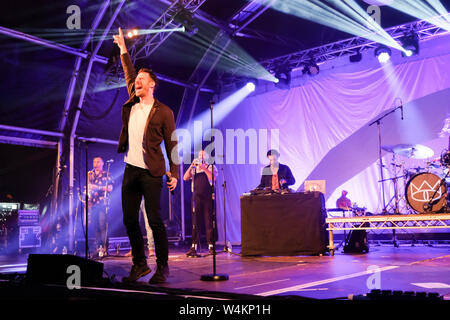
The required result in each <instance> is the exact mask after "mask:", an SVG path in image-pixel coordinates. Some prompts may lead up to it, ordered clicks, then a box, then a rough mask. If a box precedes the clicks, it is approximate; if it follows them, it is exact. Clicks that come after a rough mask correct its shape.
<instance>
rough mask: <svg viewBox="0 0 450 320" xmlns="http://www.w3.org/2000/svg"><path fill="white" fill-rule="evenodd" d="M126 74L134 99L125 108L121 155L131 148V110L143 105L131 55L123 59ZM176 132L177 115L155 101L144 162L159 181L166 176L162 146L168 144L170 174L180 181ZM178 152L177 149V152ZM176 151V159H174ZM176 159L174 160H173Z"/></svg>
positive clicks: (149, 124)
mask: <svg viewBox="0 0 450 320" xmlns="http://www.w3.org/2000/svg"><path fill="white" fill-rule="evenodd" d="M120 58H121V60H122V66H123V70H124V73H125V81H126V84H127V89H128V95H129V96H130V99H128V101H127V102H125V104H124V105H123V106H122V131H121V132H120V137H119V146H118V148H117V151H118V152H119V153H122V152H126V151H127V146H128V121H129V120H130V112H131V107H132V106H133V105H134V104H136V103H138V102H139V98H138V97H136V93H135V89H134V80H135V79H136V76H137V75H136V70H135V69H134V66H133V63H132V61H131V57H130V55H129V54H128V53H125V54H123V55H121V56H120ZM174 131H175V119H174V116H173V111H172V110H171V109H170V108H169V107H168V106H166V105H165V104H163V103H161V102H160V101H158V100H157V99H155V103H154V105H153V108H152V110H151V111H150V114H149V115H148V118H147V124H146V126H145V131H144V139H143V147H144V161H145V164H146V165H147V167H148V169H149V171H150V174H151V175H152V176H155V177H161V176H163V175H164V174H165V173H166V164H165V161H164V156H163V153H162V150H161V142H162V141H163V140H164V146H165V148H166V154H167V157H168V158H169V165H170V172H171V174H172V177H175V178H177V179H178V164H177V163H179V162H178V152H177V151H176V150H177V143H178V142H177V139H176V135H175V134H174V140H173V141H172V133H173V132H174ZM174 148H175V149H174ZM172 150H174V152H173V153H174V155H172ZM172 158H173V159H172Z"/></svg>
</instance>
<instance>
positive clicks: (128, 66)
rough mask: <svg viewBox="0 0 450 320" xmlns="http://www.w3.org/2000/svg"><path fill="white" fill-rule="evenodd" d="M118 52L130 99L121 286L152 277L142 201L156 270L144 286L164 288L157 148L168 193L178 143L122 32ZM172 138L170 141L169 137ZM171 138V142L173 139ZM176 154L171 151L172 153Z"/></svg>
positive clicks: (153, 83) (124, 142)
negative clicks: (127, 252) (126, 265)
mask: <svg viewBox="0 0 450 320" xmlns="http://www.w3.org/2000/svg"><path fill="white" fill-rule="evenodd" d="M114 43H116V44H117V46H118V47H119V49H120V59H121V61H122V67H123V70H124V73H125V81H126V86H127V89H128V94H129V97H130V98H129V99H128V101H126V102H125V104H123V106H122V130H121V132H120V138H119V146H118V152H124V153H125V159H124V160H125V163H126V166H125V171H124V174H123V181H122V210H123V223H124V225H125V228H126V230H127V234H128V238H129V239H130V244H131V252H132V261H133V265H132V267H131V271H130V274H129V275H128V276H127V277H124V278H123V281H124V282H135V281H136V280H137V279H139V278H141V277H143V276H145V275H147V274H149V273H150V272H151V270H150V268H149V267H148V265H147V257H146V256H145V251H144V249H145V246H144V239H143V236H142V233H141V229H140V226H139V205H140V203H141V198H142V196H143V197H144V202H145V211H146V213H147V218H148V223H149V224H150V228H151V229H152V232H153V238H154V242H155V255H156V264H157V267H156V271H155V273H154V275H153V276H152V278H151V279H150V280H149V283H151V284H156V283H164V282H166V281H167V277H168V276H169V265H168V260H169V241H168V238H167V232H166V228H165V226H164V223H163V220H162V218H161V212H160V211H161V210H160V208H161V203H160V201H161V199H160V198H161V189H162V182H163V176H164V175H165V173H166V167H165V161H164V156H163V153H162V150H161V143H162V142H163V141H164V147H165V149H166V154H167V156H168V158H169V159H168V160H169V165H170V173H171V178H170V180H168V181H167V185H168V188H169V190H170V191H173V190H174V189H175V188H176V186H177V182H178V163H179V162H178V159H174V157H177V154H178V153H177V152H176V149H174V148H177V140H176V137H175V135H173V133H174V131H175V120H174V115H173V111H172V110H171V109H170V108H169V107H168V106H166V105H165V104H163V103H161V102H160V101H158V100H157V99H156V98H155V97H154V92H155V89H156V87H157V85H158V78H157V77H156V75H155V73H154V72H153V71H152V70H150V69H146V68H144V69H140V70H139V71H138V72H137V73H136V70H135V68H134V66H133V63H132V61H131V57H130V54H129V53H128V51H127V47H126V44H125V39H124V37H123V32H122V29H121V28H119V34H118V35H114ZM172 136H173V137H172ZM172 138H174V139H172ZM172 151H175V152H172Z"/></svg>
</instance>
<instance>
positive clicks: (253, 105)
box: [217, 37, 450, 242]
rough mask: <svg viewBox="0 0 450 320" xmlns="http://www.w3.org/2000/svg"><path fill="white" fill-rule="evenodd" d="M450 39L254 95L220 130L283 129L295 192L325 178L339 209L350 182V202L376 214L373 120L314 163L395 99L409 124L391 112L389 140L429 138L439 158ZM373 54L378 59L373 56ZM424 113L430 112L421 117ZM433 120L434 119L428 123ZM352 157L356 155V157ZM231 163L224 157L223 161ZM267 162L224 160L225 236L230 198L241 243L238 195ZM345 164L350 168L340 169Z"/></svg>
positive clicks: (231, 232)
mask: <svg viewBox="0 0 450 320" xmlns="http://www.w3.org/2000/svg"><path fill="white" fill-rule="evenodd" d="M446 41H447V43H448V37H443V38H441V39H440V40H439V42H438V43H434V44H431V43H430V44H429V46H428V47H429V48H432V45H435V48H437V49H430V50H431V51H430V52H431V53H430V56H428V57H426V58H421V59H415V60H410V61H405V60H398V61H399V63H397V64H395V63H392V64H389V65H387V66H380V65H379V64H374V63H373V62H372V63H371V65H369V66H367V65H364V63H361V65H360V66H359V68H360V69H359V70H357V71H355V70H354V69H355V67H354V66H350V67H349V68H347V69H346V68H341V69H335V70H329V72H323V74H322V75H321V77H318V78H311V79H310V80H308V81H304V83H303V85H301V86H297V87H292V88H291V89H289V90H274V91H269V92H266V93H263V94H255V95H252V96H250V97H248V98H247V99H245V100H244V101H243V102H241V103H240V104H239V105H238V106H237V107H236V108H235V109H234V110H233V111H232V112H230V113H229V115H228V116H227V117H226V118H225V119H224V120H223V121H222V122H221V123H220V124H217V127H218V128H219V129H220V130H222V131H223V132H225V130H226V129H228V130H229V129H238V128H241V129H243V130H248V129H256V130H259V129H267V130H270V129H278V130H279V151H280V154H281V157H280V162H281V163H284V164H287V165H289V166H290V168H291V170H292V172H293V174H294V176H295V178H296V181H297V182H296V185H294V188H293V189H294V190H297V189H298V188H299V187H300V185H301V184H302V182H303V181H304V180H305V179H308V178H319V177H322V178H323V179H325V180H327V185H328V186H329V188H330V189H329V190H327V194H326V195H327V197H326V200H327V208H334V207H335V201H336V199H337V198H338V197H339V196H340V191H341V188H342V187H345V188H346V189H347V190H348V191H349V197H350V199H351V200H352V201H354V202H357V204H358V205H359V206H364V207H367V209H368V210H369V211H372V212H374V213H378V212H380V210H381V209H382V208H381V207H382V205H380V203H381V195H380V184H379V183H378V180H379V167H378V165H377V157H378V135H377V128H376V125H374V126H371V127H370V128H368V129H367V130H366V129H364V131H363V133H364V134H362V135H360V136H358V135H356V138H355V137H353V138H354V140H353V141H352V142H353V143H352V144H351V145H350V146H348V147H345V146H344V147H342V148H337V151H336V150H334V151H333V152H334V153H337V155H334V156H333V157H334V158H332V160H331V161H329V162H327V164H326V165H324V166H323V167H321V169H322V171H320V172H314V168H316V166H318V165H319V164H320V162H321V161H322V159H324V157H326V156H327V154H328V153H329V152H330V151H331V150H332V149H333V148H335V147H337V146H338V145H339V144H340V143H342V142H344V141H345V140H346V139H347V138H349V137H351V136H352V134H354V133H357V132H358V130H360V129H361V128H363V127H367V125H368V123H370V122H371V121H372V120H374V119H375V118H376V117H377V116H378V115H380V114H383V113H384V112H386V111H389V110H391V107H392V106H393V104H394V101H395V99H396V98H398V97H401V99H402V103H403V105H404V113H405V115H404V116H405V118H407V119H408V121H409V122H408V123H407V124H406V122H405V124H402V123H401V118H400V114H399V112H400V111H396V112H395V113H394V114H392V115H390V116H389V117H390V118H391V120H389V122H387V120H386V121H384V122H385V123H384V124H383V125H384V126H385V127H383V128H382V130H386V131H385V133H384V134H385V138H388V139H387V140H386V142H387V143H386V144H395V143H422V144H427V143H428V142H429V144H430V146H431V147H432V148H433V149H434V151H435V153H436V154H437V155H439V154H440V152H441V150H442V148H445V147H446V146H447V141H448V140H447V139H448V138H439V136H438V134H439V130H440V129H441V128H442V126H443V124H444V119H445V118H444V117H445V116H446V115H447V116H448V114H449V113H450V112H449V111H450V106H449V102H448V101H449V98H450V90H445V89H448V88H450V75H449V73H448V72H445V70H446V69H448V65H449V63H450V54H449V52H450V51H449V48H448V46H446V45H445V43H446ZM432 50H435V51H432ZM370 59H371V60H376V59H375V58H374V57H373V56H372V57H371V58H370ZM348 70H352V71H348ZM321 73H322V72H321ZM433 94H436V95H437V96H435V95H433ZM421 98H423V99H422V100H421ZM426 114H428V117H425V116H424V115H426ZM429 119H434V120H433V121H431V123H427V122H426V121H428V120H429ZM386 126H387V127H386ZM407 126H408V127H407ZM247 148H248V147H247ZM247 151H248V150H247ZM265 151H266V150H259V152H260V154H261V153H262V154H265ZM241 152H244V151H243V150H241ZM352 154H357V157H353V156H352ZM383 154H386V153H385V152H383ZM234 156H235V157H236V155H234ZM390 157H391V154H386V155H385V156H384V161H385V163H386V164H387V163H388V162H389V160H390V159H391V158H390ZM333 159H335V160H336V159H337V160H336V161H338V162H336V161H333ZM233 160H234V161H235V159H226V160H225V163H227V162H230V161H233ZM247 160H248V159H247ZM266 160H267V159H264V158H262V159H261V157H260V161H259V163H257V164H245V165H244V164H233V165H227V164H225V165H219V167H221V170H223V173H224V174H223V176H224V178H225V179H226V182H227V189H228V190H227V191H228V193H227V194H226V195H225V197H226V199H225V202H224V199H223V197H224V193H223V192H222V190H221V189H219V190H218V192H217V193H218V202H217V206H218V209H217V213H218V221H219V225H220V224H221V223H220V221H222V226H219V230H218V231H219V236H220V237H221V238H222V239H223V236H224V230H223V215H224V211H223V206H224V203H225V207H226V223H227V224H226V226H227V230H226V232H227V240H230V241H232V242H233V241H235V242H239V241H240V237H241V230H240V210H241V208H240V205H239V197H240V196H241V195H242V194H244V193H246V192H248V191H249V190H251V189H253V188H255V187H256V186H257V185H258V181H259V179H260V174H261V169H262V167H263V166H264V165H267V161H266ZM409 160H410V159H402V161H409ZM342 161H344V163H347V162H348V163H349V164H350V165H348V166H343V165H342V164H343V162H342ZM417 163H418V164H421V163H422V164H423V161H422V160H415V162H414V161H412V162H411V163H409V165H414V164H417ZM354 167H355V168H357V170H356V171H355V170H353V168H354ZM333 172H335V173H336V174H333ZM311 173H314V174H313V175H311ZM310 175H311V176H310ZM386 177H388V173H387V174H386ZM386 189H387V190H386V194H387V195H389V194H391V193H390V191H391V188H390V187H389V186H387V187H386ZM387 200H389V198H388V199H387Z"/></svg>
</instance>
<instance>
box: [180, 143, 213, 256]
mask: <svg viewBox="0 0 450 320" xmlns="http://www.w3.org/2000/svg"><path fill="white" fill-rule="evenodd" d="M208 159H209V156H208V154H207V153H206V152H205V151H204V150H201V151H200V152H199V153H198V158H196V159H194V161H193V162H192V164H191V165H190V167H189V169H187V170H186V173H185V174H184V177H183V179H184V181H188V180H191V179H192V183H191V187H192V201H193V206H192V208H193V209H192V246H191V248H190V249H189V251H188V252H187V253H186V256H188V257H198V256H199V255H198V253H197V250H198V245H199V243H200V219H201V218H203V222H204V225H205V233H206V241H207V242H208V253H209V254H212V253H213V252H212V251H213V242H214V234H213V227H212V180H213V174H214V180H216V179H215V178H216V177H217V169H216V168H215V167H214V173H213V166H212V165H211V164H209V163H208Z"/></svg>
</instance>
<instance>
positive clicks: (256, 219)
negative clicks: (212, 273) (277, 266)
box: [241, 192, 328, 256]
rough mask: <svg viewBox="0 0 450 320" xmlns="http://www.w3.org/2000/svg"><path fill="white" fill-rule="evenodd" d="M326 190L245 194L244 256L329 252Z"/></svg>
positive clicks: (242, 235) (242, 223) (242, 224)
mask: <svg viewBox="0 0 450 320" xmlns="http://www.w3.org/2000/svg"><path fill="white" fill-rule="evenodd" d="M326 215H327V213H326V209H325V199H324V196H323V194H322V193H319V192H308V193H300V192H299V193H287V194H278V193H272V194H262V195H244V196H241V245H242V251H241V253H242V255H243V256H251V255H264V256H293V255H319V254H322V253H324V252H326V251H328V248H327V245H328V233H327V230H326V224H325V219H326Z"/></svg>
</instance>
